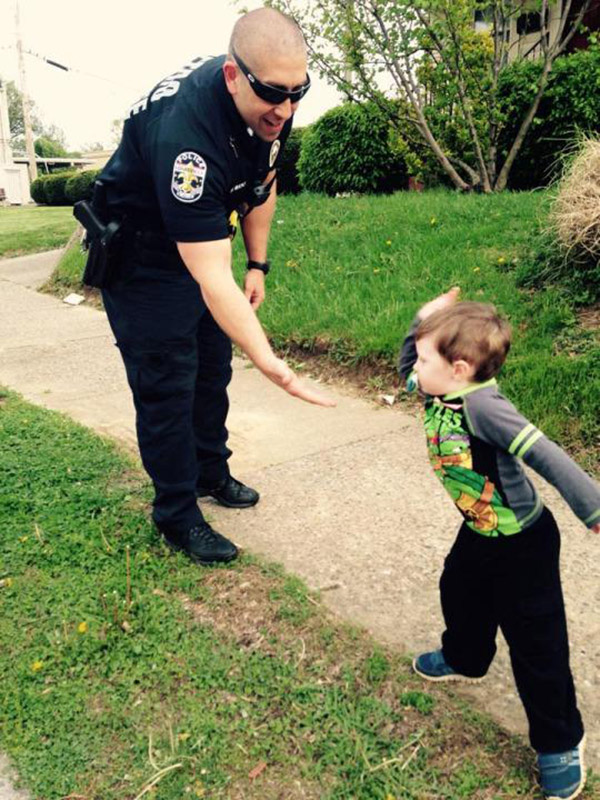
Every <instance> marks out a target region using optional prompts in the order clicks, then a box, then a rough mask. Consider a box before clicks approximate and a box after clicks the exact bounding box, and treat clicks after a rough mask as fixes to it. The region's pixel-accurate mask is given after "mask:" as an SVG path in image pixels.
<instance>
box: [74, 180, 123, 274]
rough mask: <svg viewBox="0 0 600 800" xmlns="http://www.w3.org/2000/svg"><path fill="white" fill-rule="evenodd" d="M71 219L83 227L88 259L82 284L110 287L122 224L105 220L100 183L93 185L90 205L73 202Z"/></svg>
mask: <svg viewBox="0 0 600 800" xmlns="http://www.w3.org/2000/svg"><path fill="white" fill-rule="evenodd" d="M73 216H74V217H75V218H76V219H77V220H78V221H79V222H80V223H81V224H82V225H83V227H84V228H85V239H84V243H83V245H84V248H85V249H86V250H87V251H88V257H87V262H86V265H85V270H84V273H83V278H82V282H83V283H84V284H85V285H86V286H95V287H96V288H99V289H102V288H104V287H106V286H108V285H109V283H110V281H111V278H112V277H113V275H114V272H115V268H116V266H117V265H118V257H119V252H120V245H121V238H122V229H123V221H122V220H119V221H117V220H112V221H106V220H107V219H108V208H107V204H106V190H105V187H104V185H103V183H102V182H101V181H96V182H95V184H94V192H93V196H92V200H91V202H89V201H87V200H80V201H79V202H78V203H75V205H74V206H73Z"/></svg>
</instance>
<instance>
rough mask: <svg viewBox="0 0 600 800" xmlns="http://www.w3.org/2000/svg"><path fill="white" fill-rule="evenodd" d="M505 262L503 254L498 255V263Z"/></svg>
mask: <svg viewBox="0 0 600 800" xmlns="http://www.w3.org/2000/svg"><path fill="white" fill-rule="evenodd" d="M505 263H506V259H505V258H504V256H500V257H499V258H498V264H505Z"/></svg>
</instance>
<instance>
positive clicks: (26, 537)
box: [19, 536, 29, 544]
mask: <svg viewBox="0 0 600 800" xmlns="http://www.w3.org/2000/svg"><path fill="white" fill-rule="evenodd" d="M27 539H29V536H19V541H20V542H21V544H24V543H25V542H26V541H27Z"/></svg>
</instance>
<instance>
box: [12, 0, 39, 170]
mask: <svg viewBox="0 0 600 800" xmlns="http://www.w3.org/2000/svg"><path fill="white" fill-rule="evenodd" d="M15 4H16V13H15V26H16V32H17V55H18V59H19V78H20V83H21V98H22V101H23V125H24V127H25V151H26V153H27V160H28V161H29V179H30V180H31V181H34V180H35V179H36V178H37V165H36V163H35V149H34V146H33V131H32V130H31V116H30V114H29V97H28V95H27V80H26V77H25V60H24V58H23V42H22V41H21V21H20V16H19V0H15Z"/></svg>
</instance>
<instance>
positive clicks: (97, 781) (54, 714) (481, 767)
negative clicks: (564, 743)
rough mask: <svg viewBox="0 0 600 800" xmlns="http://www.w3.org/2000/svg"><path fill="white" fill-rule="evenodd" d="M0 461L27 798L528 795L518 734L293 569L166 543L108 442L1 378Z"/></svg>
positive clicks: (7, 714)
mask: <svg viewBox="0 0 600 800" xmlns="http://www.w3.org/2000/svg"><path fill="white" fill-rule="evenodd" d="M0 470H1V472H2V476H3V478H2V480H3V487H2V493H1V494H0V536H1V537H2V541H1V547H0V553H1V559H2V560H1V562H0V606H1V613H0V750H3V751H6V752H7V753H8V754H9V755H10V757H11V758H12V759H13V761H14V763H15V765H16V767H17V769H18V771H19V772H20V774H21V776H22V778H23V780H24V782H25V784H26V785H27V786H28V787H29V789H30V790H31V792H32V795H33V797H34V798H38V800H42V799H43V800H58V799H59V798H67V797H72V798H75V797H77V798H87V799H89V800H92V798H94V799H97V800H133V798H136V797H139V796H141V793H142V792H143V791H144V789H145V788H146V787H148V786H149V785H150V784H151V783H152V781H153V780H154V779H156V778H158V782H157V783H156V786H155V790H154V792H147V793H146V794H145V795H144V796H147V797H152V798H154V800H181V798H184V797H190V798H191V799H192V800H193V799H194V798H211V800H215V799H217V800H218V798H231V799H232V800H233V798H242V797H243V798H248V799H249V800H250V799H252V800H276V798H282V797H285V798H286V800H296V799H297V800H300V798H304V799H305V800H306V798H309V799H312V800H351V799H352V800H400V798H402V800H422V798H425V797H427V798H438V799H439V800H458V798H474V799H477V800H485V798H490V799H491V798H496V799H497V800H515V798H532V797H534V796H536V795H535V790H534V788H533V780H534V778H533V757H532V754H531V753H530V752H529V751H528V750H527V749H526V748H525V747H524V745H523V744H521V743H519V741H518V740H517V739H516V738H514V737H509V736H507V735H506V734H505V733H503V732H502V731H500V730H499V729H498V727H497V726H496V725H495V724H494V723H493V722H492V721H491V720H490V719H489V718H487V717H485V716H483V715H480V714H475V713H474V712H473V711H472V710H470V709H469V707H468V706H466V705H465V703H464V702H463V701H460V700H458V699H457V698H455V697H454V696H453V695H452V694H450V693H448V692H446V691H445V690H444V688H443V687H438V686H435V685H433V686H431V687H429V686H428V687H424V686H423V684H422V682H421V681H420V680H418V679H417V678H416V676H414V675H412V674H411V672H410V667H409V663H408V660H407V659H406V658H403V657H400V656H398V655H397V654H394V653H393V652H391V651H389V650H387V649H386V648H383V647H381V646H377V645H375V644H374V643H373V641H372V640H371V639H370V638H369V637H368V636H366V635H365V634H364V633H362V632H360V631H358V630H356V629H352V628H349V627H347V626H343V625H341V624H340V623H338V622H335V621H334V620H332V618H331V617H330V616H329V615H328V614H327V613H326V612H325V611H324V609H323V607H322V606H321V605H320V602H319V600H318V598H316V597H315V596H314V595H311V594H310V593H309V592H308V591H307V589H306V587H305V586H304V585H303V584H302V582H301V581H299V580H298V579H296V578H293V577H290V576H287V575H286V574H285V573H284V572H283V570H281V569H280V568H279V567H277V566H275V565H271V564H267V563H264V562H262V561H258V560H256V559H252V558H250V557H247V556H245V557H242V558H241V559H240V561H239V562H237V563H235V564H234V565H233V566H230V567H226V568H214V569H205V568H199V567H197V566H194V565H192V564H191V563H189V562H188V561H186V560H185V558H184V557H182V556H181V555H174V554H172V553H169V552H168V551H167V550H166V549H165V548H164V546H163V545H162V544H161V543H160V542H159V541H158V539H157V537H156V535H155V534H154V532H153V530H152V528H151V526H150V524H149V523H148V521H147V519H148V513H147V512H148V508H147V504H148V500H149V496H150V492H149V487H148V485H147V484H146V483H145V480H144V479H143V478H142V476H141V475H140V474H139V473H137V472H135V470H134V469H133V467H132V465H131V463H130V461H129V460H128V459H127V458H126V457H125V456H124V455H123V454H121V453H120V451H119V450H118V449H117V448H116V446H115V445H113V444H112V443H110V442H108V441H107V440H104V439H101V438H99V437H97V436H95V435H93V434H91V433H90V432H89V431H87V430H85V429H83V428H81V427H79V426H77V425H75V424H74V423H72V422H70V421H68V420H67V419H66V418H65V417H63V416H60V415H58V414H55V413H51V412H48V411H44V410H42V409H39V408H36V407H33V406H31V405H28V404H26V403H24V402H23V401H21V400H20V399H19V398H18V397H16V396H14V395H12V394H6V393H4V394H3V396H2V399H1V400H0ZM425 688H426V690H425ZM263 765H264V766H263ZM256 773H260V774H258V776H257V777H255V778H251V777H250V775H251V774H256ZM585 796H586V797H587V798H593V797H595V798H599V797H600V792H598V789H597V787H596V788H594V786H592V787H591V788H590V789H588V790H587V792H586V795H585Z"/></svg>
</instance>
